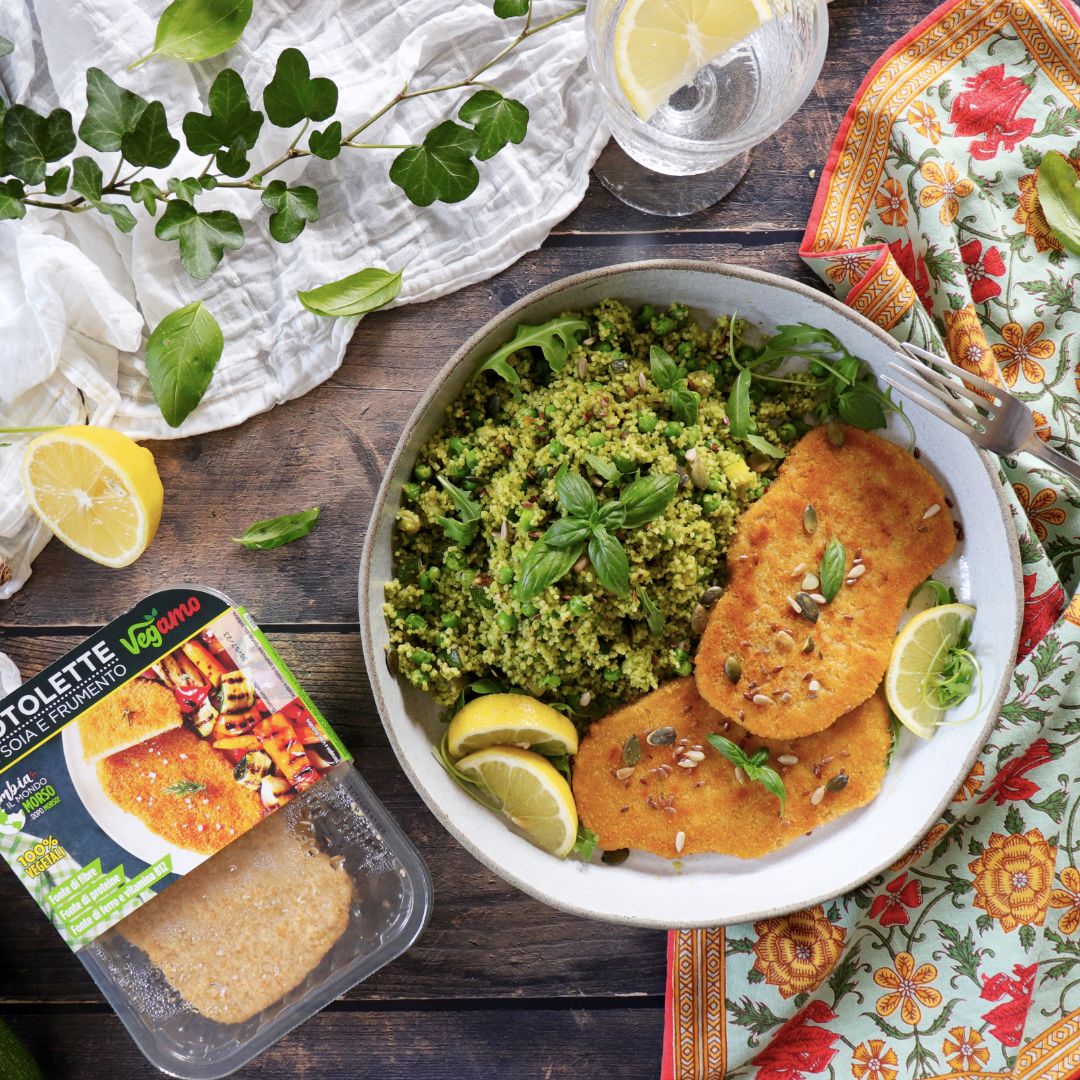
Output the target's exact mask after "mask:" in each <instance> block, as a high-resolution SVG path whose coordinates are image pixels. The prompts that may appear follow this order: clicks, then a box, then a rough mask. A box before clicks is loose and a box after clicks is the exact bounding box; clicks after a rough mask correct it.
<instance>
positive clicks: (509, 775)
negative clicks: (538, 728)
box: [456, 746, 578, 859]
mask: <svg viewBox="0 0 1080 1080" xmlns="http://www.w3.org/2000/svg"><path fill="white" fill-rule="evenodd" d="M456 768H457V770H458V771H459V772H460V773H462V774H463V775H464V776H466V777H467V778H468V779H470V780H472V781H473V782H474V783H476V784H478V785H479V786H480V787H481V788H482V789H483V791H484V793H485V794H486V795H488V796H490V798H491V801H492V803H493V807H494V809H495V810H497V811H498V812H499V813H501V814H502V815H503V816H504V817H506V818H507V819H508V820H509V821H510V823H511V824H512V825H515V826H516V827H517V828H518V829H520V830H521V831H522V832H523V833H524V834H525V835H526V836H527V837H528V838H529V839H530V840H531V841H532V842H533V843H534V844H536V846H537V847H540V848H543V849H544V851H549V852H551V854H552V855H558V856H559V858H560V859H562V858H565V857H566V856H567V855H569V854H570V851H571V850H572V849H573V847H574V841H575V840H576V839H577V824H578V821H577V808H576V807H575V806H574V796H573V793H572V792H571V791H570V785H569V784H568V783H567V782H566V781H565V780H564V779H563V777H562V776H561V775H560V774H559V773H558V772H557V771H556V769H555V766H554V765H552V764H551V762H550V761H548V760H547V758H544V757H541V756H540V755H539V754H537V753H534V752H533V751H532V750H520V749H518V747H516V746H491V747H488V748H487V749H486V750H478V751H477V752H476V753H475V754H470V755H469V756H468V757H465V758H462V759H461V761H459V762H458V763H457V765H456Z"/></svg>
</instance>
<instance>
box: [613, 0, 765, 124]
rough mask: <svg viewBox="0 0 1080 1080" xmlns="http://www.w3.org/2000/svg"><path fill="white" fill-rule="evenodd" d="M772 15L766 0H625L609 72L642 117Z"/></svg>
mask: <svg viewBox="0 0 1080 1080" xmlns="http://www.w3.org/2000/svg"><path fill="white" fill-rule="evenodd" d="M770 18H772V8H771V7H770V5H769V3H768V0H629V2H628V3H627V5H626V7H624V8H623V10H622V12H621V13H620V14H619V18H618V20H617V22H616V23H615V43H614V45H615V47H614V64H615V76H616V78H617V79H618V80H619V86H620V87H621V88H622V92H623V93H624V94H625V95H626V100H627V101H628V102H629V103H630V107H631V108H632V109H633V110H634V112H636V113H637V114H638V116H640V117H641V119H642V120H648V119H649V118H650V117H651V116H652V115H653V113H654V112H656V110H657V109H659V108H660V106H661V105H663V104H664V102H665V101H667V99H668V98H669V97H671V95H672V94H673V93H675V91H676V90H678V89H679V88H680V87H682V86H686V85H687V84H688V83H691V82H693V81H694V76H695V75H697V73H698V72H699V71H700V70H701V69H702V68H703V67H704V66H705V65H706V64H709V63H711V62H712V61H713V60H715V59H716V58H717V57H719V56H722V55H723V54H724V53H726V52H727V51H728V50H729V49H732V48H734V47H735V46H736V45H738V44H739V42H740V41H743V40H744V39H745V38H747V37H749V36H750V35H751V34H752V33H753V32H754V31H755V30H756V29H757V28H758V27H759V26H760V25H761V24H762V23H763V22H765V21H766V20H767V19H770Z"/></svg>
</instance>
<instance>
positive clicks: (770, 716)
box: [694, 427, 956, 739]
mask: <svg viewBox="0 0 1080 1080" xmlns="http://www.w3.org/2000/svg"><path fill="white" fill-rule="evenodd" d="M842 430H843V432H844V443H843V445H842V446H834V445H832V443H831V442H830V441H829V439H828V435H827V433H826V431H825V430H824V429H823V428H817V429H815V430H814V431H811V432H810V433H809V434H808V435H806V436H805V437H804V438H803V439H802V440H801V441H800V442H799V443H798V444H797V445H796V446H795V448H794V449H793V450H792V451H791V453H790V454H789V455H788V457H787V460H786V461H785V462H784V464H783V465H782V466H781V468H780V472H779V475H778V476H777V478H776V480H775V481H774V482H773V484H772V486H771V487H770V488H769V490H768V491H767V492H766V493H765V494H764V495H763V496H762V497H761V499H759V500H758V501H757V502H756V503H755V504H754V505H753V506H752V507H750V509H749V510H747V511H746V513H745V514H743V516H742V518H741V519H740V521H739V530H738V533H737V535H736V537H735V540H734V541H733V543H732V545H731V547H730V549H729V550H728V568H729V572H730V576H729V583H728V587H727V589H726V590H725V592H724V594H723V596H721V598H720V599H719V600H718V601H717V603H716V605H715V606H714V607H713V610H712V612H711V614H710V618H709V624H708V627H707V628H706V630H705V633H704V634H703V635H702V639H701V643H700V646H699V647H698V652H697V656H696V659H695V669H694V670H695V678H696V679H697V687H698V691H699V692H700V693H701V695H702V697H704V698H705V699H706V700H707V701H708V702H709V703H710V704H711V705H712V706H713V707H714V708H716V709H717V710H719V711H720V712H721V713H723V714H724V716H726V717H729V718H730V719H733V720H738V722H739V723H740V724H742V725H743V726H744V727H746V728H747V729H748V730H750V731H753V732H754V733H755V734H757V735H761V736H763V737H766V738H778V739H779V738H797V737H799V736H803V735H810V734H812V733H814V732H815V731H822V730H823V729H824V728H827V727H828V726H829V725H830V724H832V723H833V722H835V721H836V719H837V718H838V717H840V716H843V715H844V713H847V712H849V711H850V710H851V709H853V708H855V706H856V705H858V704H860V703H861V702H863V701H865V700H866V699H867V698H868V697H869V696H870V695H871V694H872V693H873V692H874V690H875V688H876V687H877V686H878V684H879V683H880V682H881V678H882V675H884V673H885V669H886V668H887V667H888V664H889V654H890V652H891V649H892V641H893V638H894V637H895V635H896V627H897V624H898V622H899V620H900V616H901V615H902V614H903V611H904V607H905V605H906V603H907V599H908V596H909V594H910V593H911V590H912V589H913V588H914V587H915V586H916V585H918V584H919V582H921V581H923V580H924V579H925V578H926V577H927V576H928V575H929V574H930V573H932V572H933V571H934V570H935V569H936V568H937V567H939V566H940V565H941V564H942V563H943V562H944V561H945V560H946V559H947V558H948V557H949V555H950V554H951V553H952V550H953V548H954V547H955V545H956V535H955V532H954V528H953V522H952V516H951V515H950V513H949V511H948V507H947V504H946V502H945V493H944V492H943V491H942V489H941V486H940V485H939V484H938V482H937V481H936V480H935V479H934V478H933V477H932V476H931V475H930V473H929V472H927V471H926V469H925V468H924V467H923V466H922V465H920V464H919V462H918V461H917V460H916V459H915V458H914V457H912V455H911V454H909V453H908V452H907V451H906V450H904V449H902V448H901V447H899V446H895V445H894V444H893V443H890V442H887V441H886V440H884V439H881V438H879V437H878V436H876V435H871V434H870V433H869V432H865V431H860V430H858V429H856V428H851V427H844V428H843V429H842ZM809 505H812V506H813V507H814V509H815V511H816V516H817V529H816V531H814V532H813V533H812V534H811V533H810V532H808V531H807V529H806V527H805V526H804V514H805V513H806V508H807V506H809ZM935 508H936V509H935ZM834 538H835V539H838V540H839V541H840V542H841V543H842V544H843V545H844V547H845V549H846V551H847V557H846V561H845V576H846V577H847V578H848V580H849V581H850V584H849V583H847V582H845V584H844V585H842V586H841V588H840V592H839V593H838V594H837V595H836V597H835V598H834V599H833V600H832V601H831V602H830V603H828V604H823V605H819V608H820V613H819V617H818V620H817V622H816V623H814V622H811V621H809V620H808V619H806V618H805V617H803V615H801V614H799V613H797V612H796V611H795V610H794V609H793V608H792V599H793V598H794V597H795V595H796V594H797V593H798V592H800V591H805V592H807V593H817V594H818V595H820V592H819V589H820V584H819V583H818V582H817V577H816V575H817V574H818V573H819V566H820V562H821V557H822V554H823V553H824V550H825V547H826V545H827V544H828V543H829V541H830V540H832V539H834ZM856 559H858V560H859V562H858V563H856V561H855V560H856ZM807 573H810V574H812V575H814V577H813V578H811V579H810V580H809V581H807V582H806V586H807V587H806V588H805V590H804V589H803V585H804V578H805V575H806V574H807ZM852 574H854V575H855V577H851V575H852ZM729 657H733V658H734V663H733V664H731V665H728V666H729V668H731V667H733V666H735V664H737V666H738V668H739V669H740V670H741V676H740V677H739V679H738V681H737V682H732V680H731V678H729V676H728V674H726V673H725V664H727V662H728V658H729Z"/></svg>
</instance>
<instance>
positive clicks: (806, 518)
mask: <svg viewBox="0 0 1080 1080" xmlns="http://www.w3.org/2000/svg"><path fill="white" fill-rule="evenodd" d="M802 527H803V528H804V529H805V530H806V533H807V535H808V536H813V535H814V533H816V532H817V527H818V520H817V510H815V509H814V504H813V503H807V504H806V509H805V510H804V511H803V512H802Z"/></svg>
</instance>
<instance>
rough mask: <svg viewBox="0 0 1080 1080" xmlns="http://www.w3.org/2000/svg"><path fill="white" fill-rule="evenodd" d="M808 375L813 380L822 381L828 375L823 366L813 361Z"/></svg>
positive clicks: (826, 369)
mask: <svg viewBox="0 0 1080 1080" xmlns="http://www.w3.org/2000/svg"><path fill="white" fill-rule="evenodd" d="M810 374H811V375H813V376H814V378H815V379H824V378H825V376H826V375H828V374H829V371H828V368H826V367H825V365H824V364H822V363H820V362H819V361H817V360H814V361H812V362H811V364H810Z"/></svg>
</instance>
